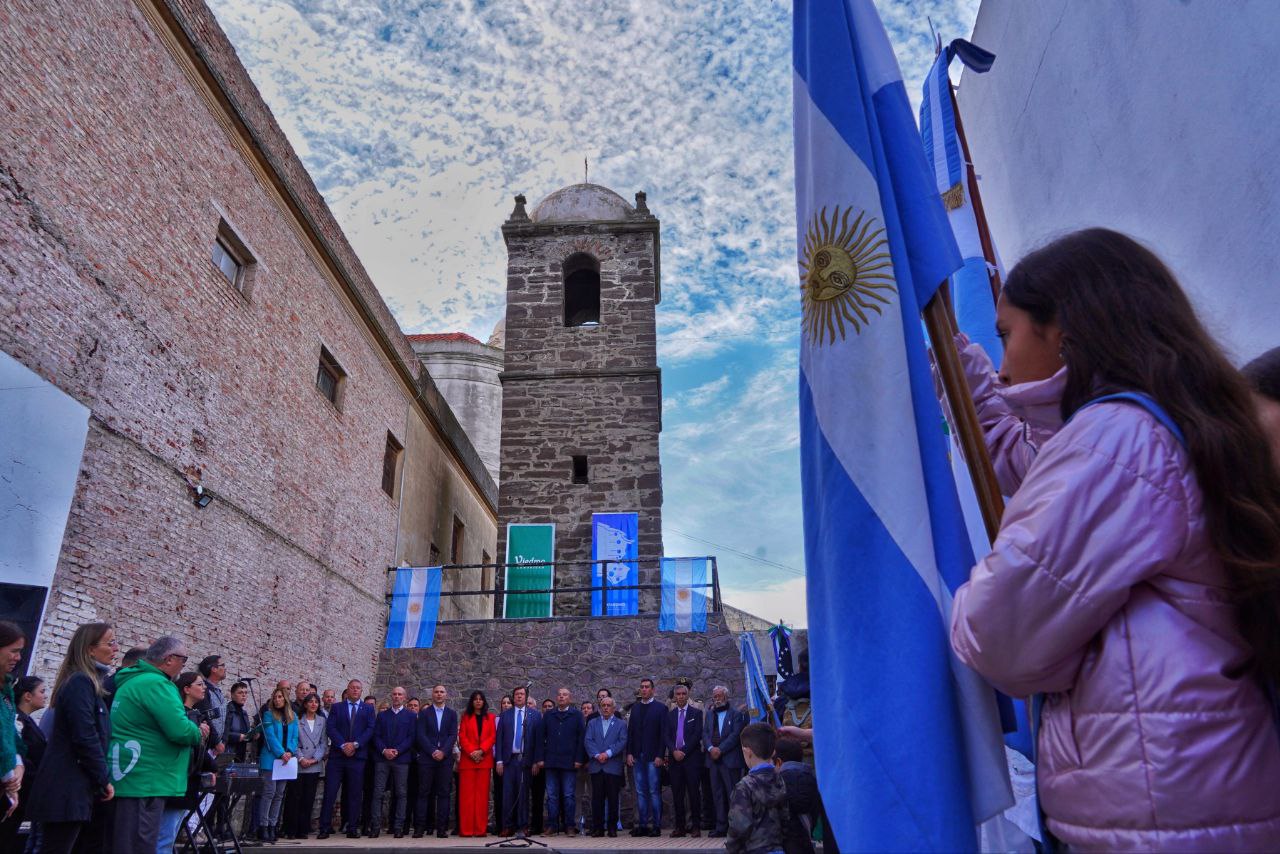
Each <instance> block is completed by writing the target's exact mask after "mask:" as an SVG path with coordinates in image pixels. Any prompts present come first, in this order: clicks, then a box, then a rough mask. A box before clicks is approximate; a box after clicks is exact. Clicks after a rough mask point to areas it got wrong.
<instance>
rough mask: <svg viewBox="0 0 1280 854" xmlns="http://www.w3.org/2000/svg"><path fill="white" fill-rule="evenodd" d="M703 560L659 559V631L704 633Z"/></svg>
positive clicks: (705, 609)
mask: <svg viewBox="0 0 1280 854" xmlns="http://www.w3.org/2000/svg"><path fill="white" fill-rule="evenodd" d="M706 585H707V558H705V557H664V558H663V559H662V610H661V611H660V612H659V613H658V631H660V632H705V631H706V630H707V586H706Z"/></svg>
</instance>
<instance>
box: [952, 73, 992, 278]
mask: <svg viewBox="0 0 1280 854" xmlns="http://www.w3.org/2000/svg"><path fill="white" fill-rule="evenodd" d="M947 94H949V95H950V96H951V112H952V114H953V115H954V116H955V118H956V136H957V137H959V139H960V150H961V151H963V152H964V168H965V180H966V182H967V183H968V185H969V198H970V199H972V200H973V218H974V220H976V221H977V224H978V240H979V241H980V242H981V243H982V257H983V258H986V259H987V277H988V278H989V279H990V280H991V299H992V300H995V301H999V299H1000V288H1001V287H1002V285H1001V282H1000V267H999V265H998V264H997V263H996V244H995V241H993V240H992V239H991V228H990V226H988V225H987V213H986V210H985V209H984V208H983V207H982V193H981V192H980V191H979V190H978V172H977V170H976V169H974V168H973V157H972V155H970V154H969V139H968V137H966V136H965V135H964V122H963V121H961V120H960V102H959V101H957V100H956V87H955V86H953V85H952V84H951V80H950V78H948V79H947Z"/></svg>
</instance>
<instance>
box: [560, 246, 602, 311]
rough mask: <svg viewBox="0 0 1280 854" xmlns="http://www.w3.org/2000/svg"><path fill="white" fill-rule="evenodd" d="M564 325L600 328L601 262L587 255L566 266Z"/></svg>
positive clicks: (575, 257)
mask: <svg viewBox="0 0 1280 854" xmlns="http://www.w3.org/2000/svg"><path fill="white" fill-rule="evenodd" d="M564 325H565V326H599V325H600V262H599V261H597V260H596V259H595V258H592V257H591V256H590V255H588V254H586V253H585V252H579V253H577V254H576V255H570V256H569V257H568V259H566V260H565V262H564Z"/></svg>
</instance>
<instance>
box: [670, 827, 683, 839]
mask: <svg viewBox="0 0 1280 854" xmlns="http://www.w3.org/2000/svg"><path fill="white" fill-rule="evenodd" d="M684 835H685V834H684V828H683V827H677V828H676V829H675V830H673V831H671V838H672V839H679V838H680V837H681V836H684Z"/></svg>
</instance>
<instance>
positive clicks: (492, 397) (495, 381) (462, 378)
mask: <svg viewBox="0 0 1280 854" xmlns="http://www.w3.org/2000/svg"><path fill="white" fill-rule="evenodd" d="M409 341H410V343H411V344H412V345H413V350H414V352H415V353H417V354H418V358H419V360H420V361H421V362H422V364H423V366H424V367H425V368H426V369H427V372H428V373H429V374H430V375H431V379H432V380H434V381H435V384H436V387H437V388H439V389H440V392H441V394H443V395H444V396H445V399H447V400H448V401H449V407H450V408H451V409H452V410H453V414H454V415H456V416H457V418H458V421H459V423H461V424H462V428H463V429H464V430H465V431H466V433H467V437H468V438H469V439H470V440H471V443H472V444H473V445H474V446H475V448H476V451H477V452H478V453H479V454H480V459H481V460H483V461H484V465H485V468H486V469H488V471H489V474H490V476H492V477H493V480H494V482H495V483H497V481H498V474H499V471H500V463H501V461H500V459H499V452H498V449H499V446H500V444H501V440H502V382H501V380H500V379H499V375H500V374H501V373H502V348H500V347H493V346H490V345H488V344H481V343H480V342H479V341H476V340H475V339H474V338H472V337H471V336H469V335H465V334H463V333H446V334H434V335H410V336H409Z"/></svg>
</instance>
